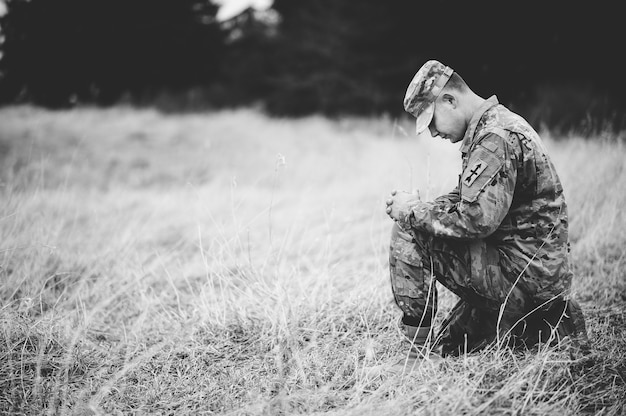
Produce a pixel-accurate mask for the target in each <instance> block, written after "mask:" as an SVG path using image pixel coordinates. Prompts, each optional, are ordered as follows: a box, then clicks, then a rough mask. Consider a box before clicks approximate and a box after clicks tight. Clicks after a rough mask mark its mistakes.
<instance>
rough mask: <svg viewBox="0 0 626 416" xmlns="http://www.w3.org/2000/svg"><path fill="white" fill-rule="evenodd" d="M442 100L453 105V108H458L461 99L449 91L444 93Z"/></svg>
mask: <svg viewBox="0 0 626 416" xmlns="http://www.w3.org/2000/svg"><path fill="white" fill-rule="evenodd" d="M441 101H443V102H444V103H445V104H448V105H450V106H452V108H456V107H457V105H459V101H458V100H457V98H456V97H455V96H454V95H452V94H449V93H447V92H446V93H443V97H441Z"/></svg>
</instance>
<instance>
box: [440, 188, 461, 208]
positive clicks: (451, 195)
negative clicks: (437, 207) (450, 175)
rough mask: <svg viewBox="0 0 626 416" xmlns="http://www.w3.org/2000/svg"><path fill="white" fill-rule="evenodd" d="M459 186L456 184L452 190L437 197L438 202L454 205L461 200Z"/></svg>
mask: <svg viewBox="0 0 626 416" xmlns="http://www.w3.org/2000/svg"><path fill="white" fill-rule="evenodd" d="M460 198H461V196H460V194H459V187H458V186H456V187H455V188H454V189H453V190H452V191H450V192H448V193H447V194H445V195H441V196H440V197H438V198H436V199H435V202H436V203H439V204H443V205H454V204H456V203H458V202H459V201H460Z"/></svg>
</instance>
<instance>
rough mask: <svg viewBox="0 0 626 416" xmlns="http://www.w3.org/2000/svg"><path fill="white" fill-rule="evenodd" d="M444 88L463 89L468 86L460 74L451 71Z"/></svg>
mask: <svg viewBox="0 0 626 416" xmlns="http://www.w3.org/2000/svg"><path fill="white" fill-rule="evenodd" d="M444 89H451V90H457V91H465V90H467V89H469V87H468V86H467V84H466V83H465V80H464V79H463V78H461V76H460V75H459V74H458V73H456V72H453V73H452V75H451V76H450V79H449V80H448V82H446V85H445V87H444Z"/></svg>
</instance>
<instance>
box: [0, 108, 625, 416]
mask: <svg viewBox="0 0 626 416" xmlns="http://www.w3.org/2000/svg"><path fill="white" fill-rule="evenodd" d="M411 127H412V126H411V125H410V123H408V120H403V121H401V122H396V121H394V120H390V119H387V118H380V119H376V120H365V119H352V118H347V119H341V120H335V121H330V120H327V119H324V118H318V117H310V118H304V119H299V120H281V119H269V118H266V117H264V116H263V115H261V114H259V113H257V112H254V111H251V110H238V111H224V112H215V113H210V114H196V115H162V114H159V113H157V112H153V111H149V110H133V109H129V108H114V109H109V110H97V109H79V110H72V111H60V112H51V111H46V110H42V109H37V108H32V107H26V106H25V107H14V108H4V109H2V110H0V163H1V164H0V175H1V176H0V181H1V183H0V195H1V199H0V201H1V202H0V233H1V234H0V235H1V237H2V238H1V240H0V276H1V278H0V279H1V280H0V306H1V309H0V321H1V328H2V334H1V336H0V412H2V414H33V415H38V414H72V415H94V414H176V415H178V414H225V415H277V414H336V415H368V414H371V415H405V414H427V415H430V414H433V415H435V414H436V415H447V414H450V415H458V414H471V415H473V414H481V415H483V414H506V415H560V414H601V415H621V414H625V412H626V278H625V273H624V270H625V269H626V257H625V252H626V233H625V232H626V216H625V215H624V212H623V207H624V206H625V205H626V169H625V168H624V160H626V148H625V147H624V145H623V142H619V141H618V142H615V141H607V140H601V139H600V138H594V139H593V140H586V139H583V138H579V137H571V138H569V139H568V140H556V139H554V138H551V137H549V135H548V134H544V137H545V138H546V142H547V145H548V147H549V149H550V150H551V154H552V156H553V160H554V163H555V165H556V166H557V169H558V170H559V172H560V175H561V178H562V181H563V185H564V188H565V193H566V197H567V199H568V202H569V205H570V224H571V227H570V238H571V241H572V250H573V263H574V267H575V271H576V279H575V282H574V286H573V289H574V295H575V296H576V298H577V299H578V300H579V301H580V303H581V305H582V306H583V310H584V312H585V315H586V318H587V325H588V330H589V332H590V335H591V339H592V344H593V353H592V354H591V355H590V356H589V357H586V358H582V359H581V358H572V357H570V356H569V355H568V354H567V353H565V352H563V351H559V350H555V349H553V348H541V349H540V350H539V351H534V352H527V353H512V352H511V351H508V350H506V349H499V348H491V349H488V350H486V351H483V352H481V353H477V354H472V355H467V356H464V357H460V358H448V359H445V360H443V361H429V360H425V361H423V362H421V363H420V365H419V367H418V368H417V369H416V370H415V371H413V372H411V373H409V374H402V373H399V374H382V375H376V376H372V374H371V373H369V372H368V371H367V369H368V368H369V367H371V366H377V365H382V366H387V365H389V364H391V363H393V362H394V361H395V360H396V359H397V357H398V356H399V355H400V356H401V355H402V354H403V353H405V352H406V351H405V349H404V345H403V344H402V342H401V340H402V339H401V336H400V334H399V333H398V332H397V330H396V329H395V322H396V320H397V318H398V310H397V309H396V307H395V305H394V303H393V301H392V295H391V290H390V288H389V283H388V279H389V278H388V274H387V245H388V237H389V231H390V227H391V221H390V220H389V219H388V217H387V216H386V215H385V213H384V201H385V199H386V198H387V196H388V194H389V192H390V191H391V190H392V189H407V190H408V189H414V188H419V189H420V192H421V195H422V198H423V199H424V198H433V197H435V196H437V195H438V194H440V193H443V192H445V191H448V190H449V189H451V188H452V187H453V186H454V184H455V182H456V178H457V174H458V170H459V168H460V157H459V153H458V150H457V146H455V145H450V144H447V143H443V142H442V141H438V140H436V139H430V138H428V139H424V138H416V137H414V136H412V135H411V134H407V131H408V132H410V131H411ZM440 290H441V292H440V293H441V294H442V296H441V305H440V310H439V312H438V316H437V320H438V321H440V320H441V319H442V317H443V316H444V315H445V314H446V312H447V311H448V310H449V308H450V307H451V306H452V304H453V302H454V296H453V295H452V294H450V293H449V292H447V291H445V289H443V288H440Z"/></svg>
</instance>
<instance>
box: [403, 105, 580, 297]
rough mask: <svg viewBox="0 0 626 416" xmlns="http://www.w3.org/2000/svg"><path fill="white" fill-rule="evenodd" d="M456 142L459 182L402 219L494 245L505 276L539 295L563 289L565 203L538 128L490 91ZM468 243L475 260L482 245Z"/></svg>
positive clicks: (566, 270)
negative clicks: (458, 143) (458, 146)
mask: <svg viewBox="0 0 626 416" xmlns="http://www.w3.org/2000/svg"><path fill="white" fill-rule="evenodd" d="M460 150H461V153H462V155H463V170H462V174H461V175H460V176H459V184H458V186H457V187H456V188H455V189H454V190H453V191H452V192H450V193H449V194H447V195H444V196H441V197H439V198H437V199H435V200H434V201H433V202H422V203H420V204H419V205H417V206H415V207H413V208H412V210H411V212H410V213H409V215H408V216H407V217H406V221H405V225H410V227H411V228H413V229H414V230H416V231H421V232H426V233H429V234H431V235H433V236H436V237H441V238H450V239H459V240H474V241H476V240H480V239H484V240H485V241H486V242H487V243H488V244H492V245H495V246H496V247H497V249H498V251H499V253H500V267H501V269H502V271H503V272H504V274H505V276H506V277H507V278H508V279H509V280H511V281H517V284H519V285H520V287H521V288H522V289H523V290H524V291H525V292H526V293H527V294H529V295H531V296H532V297H534V298H535V299H537V300H540V301H545V300H548V299H550V298H552V297H554V296H558V295H562V294H564V293H565V292H567V291H568V290H569V287H570V285H571V279H572V273H571V271H570V267H569V241H568V223H567V221H568V219H567V205H566V203H565V199H564V197H563V188H562V186H561V182H560V180H559V177H558V175H557V173H556V170H555V169H554V166H553V164H552V162H551V161H550V158H549V157H548V154H547V153H546V150H545V148H544V145H543V143H542V141H541V139H540V138H539V135H538V134H537V133H536V132H535V131H534V130H533V128H532V127H531V126H530V125H529V124H528V123H527V122H526V121H525V120H524V119H523V118H522V117H520V116H519V115H517V114H515V113H513V112H511V111H509V110H508V109H507V108H506V107H504V106H502V105H500V104H499V103H498V100H497V98H496V97H495V96H493V97H491V98H489V99H488V100H487V101H486V102H485V103H484V104H483V106H482V107H481V108H480V109H479V110H478V111H477V112H476V113H475V114H474V116H473V118H472V120H471V122H470V124H469V125H468V128H467V131H466V132H465V136H464V138H463V142H462V144H461V149H460ZM407 222H408V224H406V223H407ZM476 246H478V245H476ZM483 246H484V245H483ZM472 248H473V245H472V244H471V241H470V256H471V258H472V263H475V261H474V258H475V256H474V255H476V257H478V256H479V253H473V252H472ZM475 260H476V262H477V264H480V259H478V258H476V259H475ZM472 266H474V264H472ZM478 267H480V266H478Z"/></svg>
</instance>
